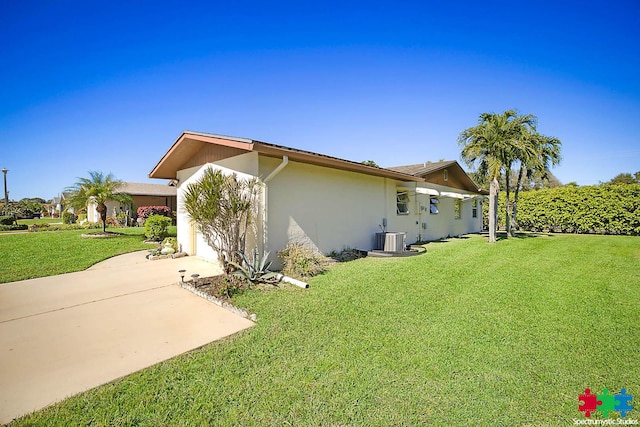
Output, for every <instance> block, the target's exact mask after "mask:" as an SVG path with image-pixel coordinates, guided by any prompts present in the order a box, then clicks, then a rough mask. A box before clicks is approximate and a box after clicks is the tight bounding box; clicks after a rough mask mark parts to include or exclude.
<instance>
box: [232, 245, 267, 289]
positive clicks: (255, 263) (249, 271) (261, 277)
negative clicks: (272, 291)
mask: <svg viewBox="0 0 640 427" xmlns="http://www.w3.org/2000/svg"><path fill="white" fill-rule="evenodd" d="M238 255H239V256H240V258H242V265H240V264H238V263H236V262H233V261H229V264H231V265H232V266H234V267H235V268H237V270H236V271H234V272H233V273H232V274H233V275H234V276H240V277H244V278H245V279H247V281H248V282H249V283H250V284H251V285H255V284H256V283H271V284H273V285H275V286H277V284H276V283H277V275H278V273H274V272H272V271H270V270H269V267H271V261H269V262H267V258H268V257H269V252H268V251H267V252H265V253H264V255H263V256H262V257H260V256H259V254H258V249H257V248H256V249H254V251H253V260H252V261H251V262H250V261H249V259H248V258H247V256H246V255H245V254H244V253H242V252H238Z"/></svg>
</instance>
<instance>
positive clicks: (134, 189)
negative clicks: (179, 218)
mask: <svg viewBox="0 0 640 427" xmlns="http://www.w3.org/2000/svg"><path fill="white" fill-rule="evenodd" d="M172 184H173V183H172V182H169V184H148V183H138V182H125V183H124V185H123V186H122V187H121V188H120V192H121V193H127V194H130V195H131V197H132V198H133V205H132V206H120V203H118V202H114V201H108V202H107V203H106V205H107V215H110V216H116V215H117V214H118V213H119V212H120V211H121V210H122V211H125V212H127V211H128V212H129V215H130V216H131V217H135V216H136V212H137V211H138V208H139V207H140V206H168V207H169V208H170V209H171V211H174V212H175V211H176V209H177V189H176V187H175V186H174V185H172ZM96 207H97V204H96V203H89V206H87V221H89V222H98V221H100V215H99V214H98V211H97V210H96Z"/></svg>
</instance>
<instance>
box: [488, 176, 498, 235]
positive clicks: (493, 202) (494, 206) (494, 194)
mask: <svg viewBox="0 0 640 427" xmlns="http://www.w3.org/2000/svg"><path fill="white" fill-rule="evenodd" d="M499 191H500V183H498V179H497V178H496V177H493V179H492V180H491V184H490V185H489V243H495V241H496V231H497V228H498V192H499Z"/></svg>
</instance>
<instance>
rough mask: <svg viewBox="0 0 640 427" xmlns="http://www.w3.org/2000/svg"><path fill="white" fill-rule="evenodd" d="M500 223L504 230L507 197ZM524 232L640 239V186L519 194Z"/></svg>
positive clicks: (555, 190)
mask: <svg viewBox="0 0 640 427" xmlns="http://www.w3.org/2000/svg"><path fill="white" fill-rule="evenodd" d="M499 203H500V209H499V212H498V221H499V224H500V226H502V227H504V203H505V194H504V192H500V200H499ZM517 219H518V225H519V227H520V229H522V230H529V231H550V232H562V233H598V234H627V235H636V236H637V235H640V184H626V185H614V184H604V185H596V186H585V187H575V186H564V187H558V188H545V189H541V190H534V191H525V192H521V193H520V198H519V200H518V217H517Z"/></svg>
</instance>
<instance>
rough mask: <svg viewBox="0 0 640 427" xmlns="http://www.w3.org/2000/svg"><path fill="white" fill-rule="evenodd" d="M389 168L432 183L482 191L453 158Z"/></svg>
mask: <svg viewBox="0 0 640 427" xmlns="http://www.w3.org/2000/svg"><path fill="white" fill-rule="evenodd" d="M389 169H392V170H395V171H399V172H404V173H408V174H411V175H414V176H419V177H421V178H423V179H424V180H425V181H426V182H430V183H432V184H438V185H443V186H446V187H453V188H458V189H461V190H467V191H472V192H476V193H478V192H479V193H484V192H483V191H482V190H480V188H479V187H478V185H477V184H476V183H475V182H473V180H472V179H471V178H470V177H469V175H467V173H466V172H465V171H464V169H462V166H460V164H459V163H458V162H457V161H455V160H446V161H442V162H429V163H420V164H416V165H406V166H393V167H391V168H389Z"/></svg>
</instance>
